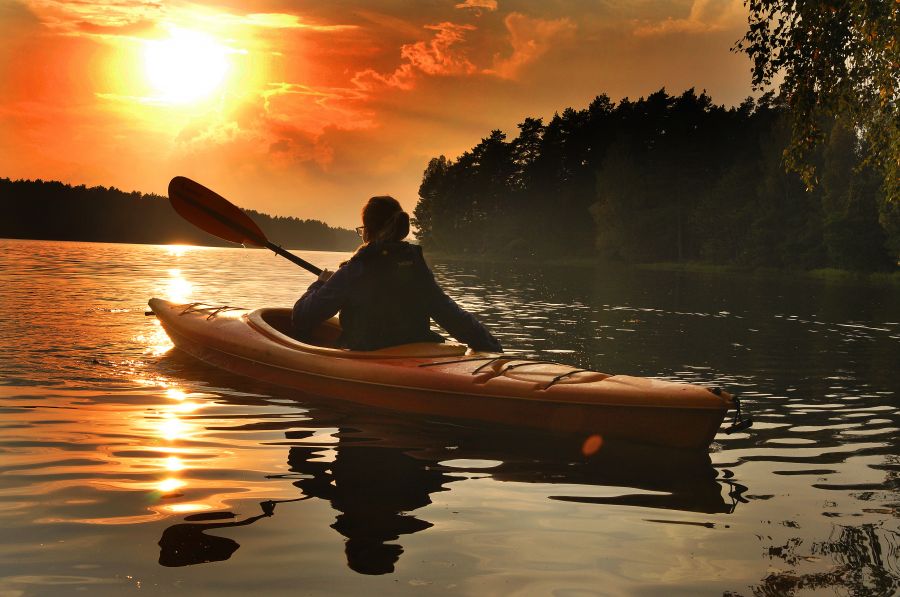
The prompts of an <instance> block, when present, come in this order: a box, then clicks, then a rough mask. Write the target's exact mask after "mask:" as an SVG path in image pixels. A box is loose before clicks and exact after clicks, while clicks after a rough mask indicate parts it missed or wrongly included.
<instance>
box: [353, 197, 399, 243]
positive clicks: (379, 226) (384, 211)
mask: <svg viewBox="0 0 900 597" xmlns="http://www.w3.org/2000/svg"><path fill="white" fill-rule="evenodd" d="M362 221H363V227H364V228H365V230H364V231H363V240H364V241H365V242H397V241H401V240H403V239H404V238H406V235H408V234H409V214H408V213H406V212H405V211H403V207H401V206H400V202H399V201H397V200H396V199H394V198H393V197H390V196H388V195H380V196H378V197H372V198H371V199H369V200H368V201H367V202H366V205H365V206H364V207H363V210H362Z"/></svg>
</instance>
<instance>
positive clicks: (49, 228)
mask: <svg viewBox="0 0 900 597" xmlns="http://www.w3.org/2000/svg"><path fill="white" fill-rule="evenodd" d="M0 209H2V213H3V218H2V219H0V238H27V239H44V240H73V241H96V242H118V243H140V244H189V245H207V246H231V244H230V243H228V242H227V241H223V240H220V239H218V238H216V237H214V236H212V235H210V234H207V233H206V232H203V231H202V230H200V229H198V228H196V227H194V225H193V224H191V223H190V222H187V221H186V220H183V219H182V218H181V217H180V216H179V215H178V214H177V213H176V212H175V210H173V209H172V206H171V205H169V201H168V199H166V198H165V197H162V196H160V195H152V194H142V193H139V192H137V191H133V192H130V193H128V192H125V191H121V190H119V189H117V188H115V187H110V188H106V187H102V186H97V187H86V186H84V185H79V186H71V185H68V184H63V183H61V182H55V181H43V180H10V179H8V178H0ZM244 211H245V212H246V213H247V214H248V215H249V216H250V217H251V218H253V220H254V221H255V222H256V223H257V224H258V225H259V227H260V228H261V229H262V231H263V232H264V233H265V234H266V236H267V237H269V238H272V239H273V240H275V241H276V242H277V243H278V244H281V245H283V246H284V247H285V248H288V249H317V250H323V251H352V250H353V249H354V248H356V246H357V245H359V237H358V236H357V235H356V233H355V232H354V231H352V230H346V229H343V228H332V227H331V226H328V225H327V224H324V223H322V222H320V221H317V220H300V219H297V218H289V217H280V216H270V215H267V214H263V213H259V212H257V211H253V210H244Z"/></svg>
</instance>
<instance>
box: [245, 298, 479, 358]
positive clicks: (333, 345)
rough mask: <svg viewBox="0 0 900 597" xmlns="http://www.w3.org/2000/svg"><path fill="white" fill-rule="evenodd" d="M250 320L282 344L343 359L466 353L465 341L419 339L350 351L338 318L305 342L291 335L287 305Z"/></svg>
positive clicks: (258, 313)
mask: <svg viewBox="0 0 900 597" xmlns="http://www.w3.org/2000/svg"><path fill="white" fill-rule="evenodd" d="M247 320H248V321H249V323H250V325H251V326H253V328H254V329H256V331H258V332H260V333H262V334H264V335H266V336H267V337H269V338H271V339H272V340H275V341H276V342H278V343H279V344H283V345H285V346H289V347H291V348H296V349H297V350H303V351H305V352H312V353H316V354H322V355H328V356H336V357H341V358H362V359H371V358H386V357H397V358H401V357H402V358H419V357H423V358H427V357H447V356H459V355H464V354H466V351H467V348H466V346H465V345H463V344H458V343H455V342H445V343H438V342H417V343H415V344H402V345H400V346H390V347H388V348H381V349H379V350H371V351H361V350H347V349H345V348H340V347H338V338H339V337H340V335H341V324H340V322H338V319H337V317H332V318H331V319H329V320H327V321H325V322H323V323H321V324H319V325H318V326H317V327H316V328H315V329H314V330H313V333H312V337H311V338H310V340H309V341H308V342H303V341H301V340H297V339H296V338H294V337H292V336H291V335H290V334H291V310H290V309H285V308H266V309H256V310H254V311H251V312H249V313H248V314H247Z"/></svg>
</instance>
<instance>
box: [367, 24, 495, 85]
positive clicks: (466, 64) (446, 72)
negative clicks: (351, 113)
mask: <svg viewBox="0 0 900 597" xmlns="http://www.w3.org/2000/svg"><path fill="white" fill-rule="evenodd" d="M425 29H429V30H432V31H436V33H435V35H434V36H433V37H432V38H431V39H430V40H428V41H417V42H415V43H411V44H405V45H403V46H402V47H401V48H400V57H401V58H402V59H403V60H405V62H404V63H403V64H401V65H400V66H398V67H397V69H396V70H394V72H393V73H391V74H388V75H383V74H381V73H378V72H377V71H375V70H373V69H365V70H362V71H360V72H358V73H356V75H355V76H354V77H353V80H352V82H353V84H354V85H356V86H357V87H358V88H360V89H363V90H366V91H371V90H373V89H374V88H375V86H376V85H377V84H381V85H386V86H389V87H397V88H399V89H404V90H409V89H412V88H413V87H414V86H415V84H414V80H415V77H416V74H417V72H421V73H424V74H426V75H432V76H452V75H469V74H472V73H474V72H477V71H478V68H477V67H476V66H475V65H474V64H472V62H471V61H470V60H469V59H468V57H467V56H466V53H465V50H462V49H460V48H458V47H456V46H458V45H459V44H460V43H461V42H463V41H464V40H465V34H466V32H467V31H474V30H475V29H476V27H475V26H474V25H457V24H455V23H449V22H444V23H439V24H437V25H426V26H425Z"/></svg>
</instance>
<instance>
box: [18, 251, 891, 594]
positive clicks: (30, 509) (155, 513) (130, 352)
mask: <svg viewBox="0 0 900 597" xmlns="http://www.w3.org/2000/svg"><path fill="white" fill-rule="evenodd" d="M297 254H298V255H300V256H302V257H303V258H304V259H306V260H308V261H310V262H312V263H314V264H317V265H319V266H321V267H328V268H330V269H334V268H335V267H336V266H337V265H338V264H339V263H340V262H341V261H342V260H344V259H346V258H347V254H342V253H324V252H313V251H298V252H297ZM433 269H434V272H435V275H436V277H437V279H438V281H439V282H440V283H441V284H442V285H443V287H444V288H445V290H446V291H447V292H448V294H450V295H451V296H453V297H454V298H456V299H457V300H458V302H459V303H460V304H461V305H463V306H464V307H465V308H467V309H469V310H470V311H472V312H474V313H476V314H477V316H478V317H479V318H480V319H481V320H482V321H484V322H485V323H486V324H487V325H488V327H489V328H491V329H492V330H493V331H494V333H495V335H496V336H497V337H498V338H499V339H500V340H501V342H502V343H503V345H504V347H505V348H506V349H507V350H508V351H514V352H517V353H521V354H522V355H524V356H533V357H540V358H545V359H552V360H558V361H562V362H566V363H571V364H575V365H578V366H581V367H589V368H593V369H597V370H600V371H605V372H609V373H624V374H631V375H641V376H650V377H657V378H664V379H675V380H683V381H689V382H696V383H701V384H710V385H719V386H723V387H725V388H726V389H728V390H729V391H732V392H736V393H738V394H739V395H740V396H741V397H742V398H743V402H744V404H745V405H746V408H747V410H748V411H750V412H751V414H752V415H753V417H754V419H755V425H754V427H753V428H752V429H750V430H749V431H747V432H743V433H739V434H734V435H726V434H724V433H720V434H719V435H718V436H717V437H716V440H715V442H714V443H713V445H712V447H711V449H710V452H709V455H708V456H707V455H706V454H699V455H698V454H681V453H678V452H673V451H667V450H660V449H658V448H657V449H650V448H644V447H641V446H610V447H609V449H608V450H607V449H605V448H601V450H600V451H599V452H597V453H596V454H594V455H592V456H584V455H583V454H582V451H581V449H580V448H581V441H582V439H583V438H572V437H555V436H549V435H541V434H538V433H536V432H529V431H526V430H516V429H496V430H492V429H486V428H484V427H477V426H472V425H469V424H466V423H465V422H457V421H452V420H431V419H427V418H416V417H412V416H404V415H401V414H395V413H390V412H375V411H373V410H372V409H364V408H362V407H359V406H353V405H345V404H339V403H334V402H329V401H327V400H323V399H318V398H314V397H310V396H304V395H303V394H301V393H299V392H296V391H291V390H285V389H280V388H277V387H273V386H268V385H264V384H261V383H258V382H254V381H253V380H251V379H245V378H241V377H237V376H232V375H229V374H227V373H224V372H220V371H218V370H216V369H213V368H211V367H209V366H206V365H204V364H202V363H199V362H196V361H194V360H192V359H190V358H189V357H186V356H185V355H182V354H181V353H179V352H178V351H177V350H174V349H172V345H171V343H170V342H169V341H168V338H167V337H166V335H165V333H164V332H163V331H162V330H161V328H160V326H159V324H158V322H157V321H156V319H155V318H154V317H147V316H145V314H144V312H145V310H146V303H147V300H148V299H149V298H150V297H153V296H158V297H163V298H169V299H172V300H180V301H185V302H187V301H207V302H213V303H216V304H228V305H236V306H244V307H257V306H275V305H283V306H289V305H291V304H292V303H293V301H294V300H295V299H296V298H297V297H298V296H299V295H300V294H301V293H302V291H303V290H304V289H305V288H306V286H307V285H308V284H309V283H310V282H311V281H312V280H313V276H312V275H311V274H308V273H307V272H305V271H303V270H301V269H299V268H298V267H296V266H294V265H292V264H291V263H289V262H287V261H286V260H283V259H281V258H278V257H276V256H274V255H272V254H271V253H269V252H264V251H262V250H250V249H222V248H191V247H167V246H145V245H116V244H94V243H69V242H50V241H46V242H45V241H15V240H0V307H2V309H0V415H2V416H0V528H2V529H3V532H2V533H0V595H2V596H3V597H7V596H14V595H15V596H17V595H61V594H73V593H80V594H91V595H123V594H129V593H132V592H134V593H137V592H140V593H144V594H146V593H148V592H149V593H151V594H157V593H159V594H162V593H166V594H170V593H180V594H185V595H203V594H215V595H218V596H223V595H241V596H245V595H248V594H254V595H281V594H285V595H286V594H291V595H294V594H302V595H359V594H365V593H370V594H391V595H395V594H396V595H406V594H409V595H423V594H429V595H431V594H446V595H501V594H502V595H551V594H552V595H560V596H562V595H572V596H574V595H667V596H668V595H691V596H695V595H723V594H725V595H731V596H734V595H744V596H750V595H812V594H815V595H820V594H838V595H896V594H898V592H900V493H898V488H900V442H898V433H897V432H898V429H900V412H898V407H900V402H898V394H897V389H898V387H897V374H898V371H900V289H898V288H897V287H896V286H890V285H878V284H874V283H863V282H839V283H838V282H824V281H818V280H813V279H808V278H803V277H796V276H790V275H784V276H768V277H756V276H739V275H724V274H715V275H711V274H686V273H670V272H658V271H643V270H636V269H628V268H624V267H623V268H621V269H613V270H610V269H603V268H590V267H562V266H553V267H550V266H546V267H540V266H535V265H529V266H524V265H515V264H473V263H462V262H450V261H439V262H436V263H434V264H433Z"/></svg>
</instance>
